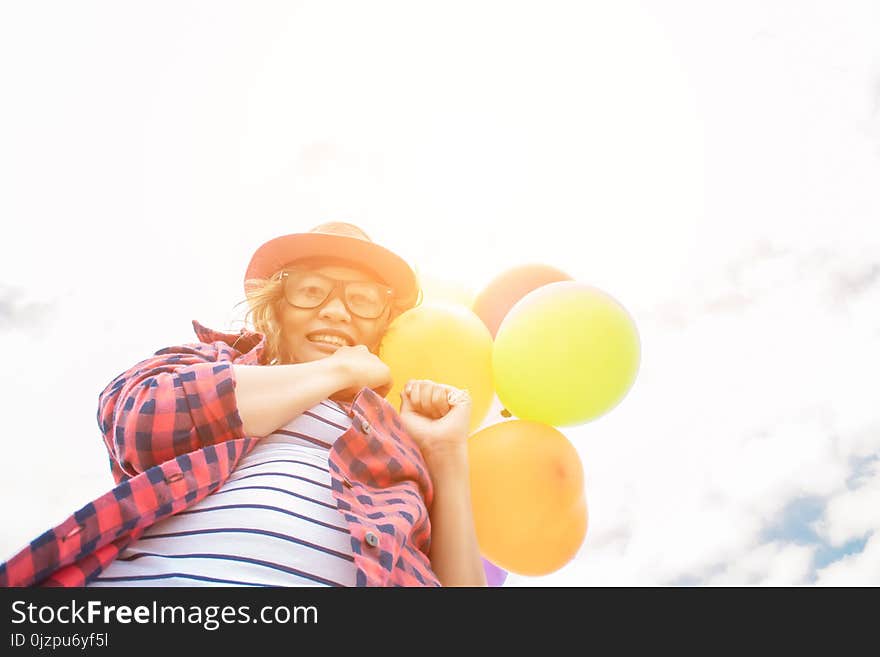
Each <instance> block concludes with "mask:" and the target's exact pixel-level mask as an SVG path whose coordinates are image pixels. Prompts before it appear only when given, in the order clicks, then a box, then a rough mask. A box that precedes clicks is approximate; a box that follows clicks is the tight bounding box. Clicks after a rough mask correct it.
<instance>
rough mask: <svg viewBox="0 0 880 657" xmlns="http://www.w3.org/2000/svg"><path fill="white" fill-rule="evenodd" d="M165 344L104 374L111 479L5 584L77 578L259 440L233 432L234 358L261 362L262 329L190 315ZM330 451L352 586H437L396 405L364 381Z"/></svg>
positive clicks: (13, 568) (414, 458) (237, 428)
mask: <svg viewBox="0 0 880 657" xmlns="http://www.w3.org/2000/svg"><path fill="white" fill-rule="evenodd" d="M193 327H194V328H195V331H196V335H197V336H198V339H199V341H200V342H199V343H198V344H188V345H184V346H180V347H170V348H167V349H162V350H161V351H158V352H156V354H155V355H154V356H153V357H152V358H148V359H147V360H145V361H143V362H141V363H139V364H137V365H135V366H134V367H133V368H131V369H130V370H128V371H127V372H124V373H123V374H121V375H120V376H118V377H117V378H116V379H114V380H113V381H111V382H110V384H109V385H108V386H107V388H105V389H104V391H103V392H102V393H101V395H100V403H99V408H98V422H99V424H100V427H101V431H102V433H103V436H104V443H105V445H106V447H107V450H108V452H109V453H110V462H111V470H112V472H113V477H114V479H115V480H116V482H117V486H116V487H115V488H113V489H112V490H111V491H109V492H108V493H106V494H104V495H102V496H101V497H99V498H98V499H96V500H94V501H92V502H90V503H89V504H86V505H85V506H84V507H82V508H81V509H80V510H78V511H76V512H75V513H74V514H73V515H71V516H70V517H68V518H67V519H66V520H65V521H64V522H62V523H60V524H59V525H57V526H56V527H54V528H52V529H50V530H48V531H47V532H45V533H43V534H42V535H41V536H39V537H37V538H36V539H34V540H33V541H31V542H30V544H29V545H28V546H27V547H25V548H24V549H22V550H21V551H20V552H19V553H18V554H16V555H15V556H13V557H11V558H10V559H9V560H8V561H6V562H5V563H3V564H0V585H2V586H35V585H43V586H83V585H84V584H85V583H87V582H88V581H90V580H91V579H92V578H94V577H95V576H97V575H98V574H99V573H100V572H101V571H102V570H103V569H104V568H106V567H107V565H108V564H110V563H111V562H112V561H113V560H114V559H115V558H116V557H117V556H119V553H120V552H121V551H122V550H124V549H125V547H126V546H127V545H129V544H130V543H131V542H132V541H133V540H135V539H137V538H139V537H140V536H141V535H142V534H143V532H144V530H146V529H147V527H149V526H150V525H152V524H153V523H155V522H156V521H158V520H161V519H163V518H166V517H168V516H170V515H172V514H174V513H177V512H179V511H182V510H183V509H186V508H187V507H190V506H192V505H193V504H195V503H196V502H198V501H200V500H202V499H204V498H205V497H206V496H208V495H210V494H211V493H213V492H214V491H215V490H217V489H218V488H220V486H222V485H223V483H224V482H225V481H226V480H227V478H228V477H229V475H230V474H231V473H232V472H233V471H234V470H235V468H236V466H237V465H238V463H239V461H240V460H241V459H242V458H243V457H244V456H245V455H246V454H248V453H249V452H250V451H251V449H252V448H253V447H254V445H255V444H256V441H257V439H256V438H252V437H247V436H245V435H244V434H243V433H242V422H241V417H240V416H239V414H238V409H237V407H236V404H235V378H234V375H233V370H232V364H233V363H236V364H242V365H258V364H263V363H262V362H261V360H260V359H261V356H262V354H263V348H264V344H265V342H264V338H263V336H262V335H260V334H258V333H252V332H249V331H245V330H242V331H241V333H240V334H225V333H218V332H216V331H212V330H210V329H207V328H205V327H203V326H201V325H200V324H199V323H198V322H193ZM344 407H345V408H346V410H347V411H348V414H349V416H350V417H351V418H352V426H351V428H349V429H348V430H347V431H346V432H345V433H344V434H343V435H342V436H340V437H339V438H338V439H337V440H336V442H335V443H334V444H333V447H332V449H331V450H330V457H329V465H330V477H331V481H332V486H333V496H334V498H335V499H336V502H337V506H338V508H339V510H340V511H341V512H342V514H343V515H344V517H345V519H346V521H347V522H348V528H349V531H350V533H351V547H352V552H353V553H354V563H355V566H356V567H357V583H358V585H359V586H439V585H440V582H439V581H438V580H437V577H436V575H435V574H434V572H433V571H432V570H431V564H430V562H429V561H428V558H427V556H426V555H427V553H428V550H429V547H430V541H431V521H430V518H429V517H428V509H429V508H430V507H431V502H432V499H433V486H432V484H431V478H430V476H429V475H428V469H427V466H426V465H425V462H424V460H423V459H422V455H421V454H420V452H419V450H418V447H417V446H416V445H415V443H414V442H413V440H412V438H410V436H409V435H407V433H406V432H405V431H404V429H403V427H402V425H401V422H400V417H399V416H398V414H397V411H396V410H395V409H394V408H393V407H392V406H391V405H390V404H388V402H386V401H385V400H384V399H383V398H382V397H380V396H379V395H378V394H376V393H375V392H373V391H372V390H370V389H369V388H364V389H363V390H361V392H360V393H359V394H358V395H357V397H356V398H355V399H354V400H353V402H352V403H351V404H350V405H344Z"/></svg>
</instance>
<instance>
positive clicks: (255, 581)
mask: <svg viewBox="0 0 880 657" xmlns="http://www.w3.org/2000/svg"><path fill="white" fill-rule="evenodd" d="M349 426H351V419H350V418H349V416H348V415H347V414H346V413H345V412H344V411H343V410H342V409H341V407H340V406H339V405H338V404H337V403H336V402H333V401H330V400H325V401H323V402H320V403H319V404H317V405H316V406H314V407H313V408H311V409H310V410H308V411H306V412H305V413H303V414H302V415H300V416H299V417H297V418H296V419H294V420H293V421H292V422H290V423H288V424H287V425H286V426H284V427H283V428H281V429H279V430H278V431H276V432H275V433H273V434H272V435H270V436H267V437H265V438H263V439H261V440H260V441H259V442H258V444H257V445H256V447H254V449H253V450H252V451H251V453H250V454H248V456H246V457H245V458H244V459H242V462H241V463H240V464H239V466H238V467H237V468H236V469H235V471H234V472H233V473H232V475H231V476H230V477H229V479H228V480H227V481H226V482H225V483H224V484H223V486H222V487H220V489H219V490H217V491H216V492H214V493H213V494H212V495H209V496H208V497H206V498H205V499H204V500H202V501H201V502H199V503H198V504H195V505H193V506H192V507H190V508H188V509H186V510H185V511H181V512H180V513H178V514H176V515H174V516H171V517H169V518H166V519H164V520H161V521H159V522H157V523H156V524H154V525H153V526H151V527H150V528H149V529H147V531H146V532H145V533H144V534H143V535H142V536H141V537H140V538H139V539H138V540H136V541H134V542H133V543H132V544H131V545H129V546H128V547H127V548H126V549H125V550H124V551H123V552H122V553H121V554H120V556H119V558H118V559H116V560H115V561H114V562H113V563H111V564H110V565H109V566H108V567H107V569H106V570H104V571H103V573H101V575H100V576H99V577H97V578H96V579H95V580H93V581H92V582H90V583H89V584H88V586H212V585H216V586H354V585H355V583H356V575H357V569H356V567H355V565H354V557H353V556H352V551H351V538H350V532H349V530H348V526H347V523H346V522H345V519H344V517H343V516H342V514H341V512H340V511H339V510H338V509H337V507H336V501H335V499H334V498H333V496H332V494H331V488H330V472H329V468H328V456H329V451H330V447H332V445H333V442H334V441H335V440H336V439H337V438H339V436H341V435H342V434H343V433H345V431H346V430H347V429H348V428H349Z"/></svg>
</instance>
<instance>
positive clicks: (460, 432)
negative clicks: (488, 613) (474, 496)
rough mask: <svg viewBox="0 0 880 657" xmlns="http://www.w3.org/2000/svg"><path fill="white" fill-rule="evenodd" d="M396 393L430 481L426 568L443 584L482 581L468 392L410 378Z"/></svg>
mask: <svg viewBox="0 0 880 657" xmlns="http://www.w3.org/2000/svg"><path fill="white" fill-rule="evenodd" d="M401 398H402V400H403V401H402V405H401V410H400V419H401V421H402V422H403V425H404V428H405V429H406V430H407V433H409V435H410V436H411V437H412V438H413V440H415V442H416V443H417V444H418V446H419V450H420V451H421V453H422V457H423V458H424V459H425V464H426V465H427V466H428V472H429V473H430V475H431V481H432V483H433V485H434V499H433V503H432V505H431V510H430V516H431V549H430V554H429V555H428V556H429V558H430V560H431V568H432V569H433V570H434V573H435V574H436V575H437V577H438V579H439V580H440V583H441V584H443V586H486V572H485V570H484V569H483V561H482V557H481V555H480V548H479V545H478V544H477V533H476V528H475V526H474V517H473V508H472V506H471V492H470V491H471V488H470V486H471V482H470V471H469V468H468V448H467V439H468V431H469V427H470V418H471V400H470V397H469V396H468V395H467V393H466V392H464V391H461V390H457V389H455V388H452V387H450V386H445V385H442V384H439V383H434V382H433V381H411V382H409V383H408V384H407V386H406V387H405V388H404V391H403V393H402V394H401Z"/></svg>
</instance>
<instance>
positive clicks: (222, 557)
mask: <svg viewBox="0 0 880 657" xmlns="http://www.w3.org/2000/svg"><path fill="white" fill-rule="evenodd" d="M148 557H150V558H155V559H215V560H218V561H231V562H235V563H244V564H248V565H253V566H260V567H261V568H266V569H268V570H277V571H279V572H282V573H288V574H290V575H296V576H297V577H304V578H305V579H310V580H312V581H315V582H320V583H321V584H326V585H327V586H342V585H341V584H340V583H339V582H334V581H332V580H329V579H326V578H324V577H321V576H319V575H315V574H314V573H308V572H306V571H304V570H300V569H298V568H291V567H290V566H285V565H284V564H280V563H274V562H271V561H264V560H262V559H249V558H247V557H240V556H238V555H234V554H214V553H209V554H173V555H172V554H152V553H150V552H141V553H138V554H134V555H131V556H129V557H125V558H124V559H123V561H136V560H138V559H143V558H148Z"/></svg>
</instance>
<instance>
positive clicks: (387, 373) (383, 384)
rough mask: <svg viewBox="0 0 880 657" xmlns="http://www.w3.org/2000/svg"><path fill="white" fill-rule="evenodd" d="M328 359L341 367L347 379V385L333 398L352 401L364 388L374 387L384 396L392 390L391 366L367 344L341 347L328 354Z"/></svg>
mask: <svg viewBox="0 0 880 657" xmlns="http://www.w3.org/2000/svg"><path fill="white" fill-rule="evenodd" d="M327 361H328V362H329V363H333V364H334V365H336V366H338V367H339V368H340V369H341V371H342V372H343V378H344V380H345V381H346V386H345V387H344V388H343V389H341V390H339V391H337V392H336V393H335V394H334V395H332V397H331V398H332V399H336V400H340V401H350V400H352V399H354V397H355V395H357V393H359V392H360V391H361V389H363V388H372V389H373V390H375V391H376V393H377V394H379V395H380V396H382V397H384V396H385V395H387V394H388V391H389V390H391V383H392V381H391V368H390V367H388V366H387V365H386V364H385V363H384V362H382V360H381V359H380V358H379V357H378V356H377V355H376V354H374V353H373V352H371V351H370V350H369V349H367V347H366V346H365V345H362V344H359V345H355V346H353V347H339V349H337V350H336V351H334V352H333V353H332V354H330V355H329V356H327Z"/></svg>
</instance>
